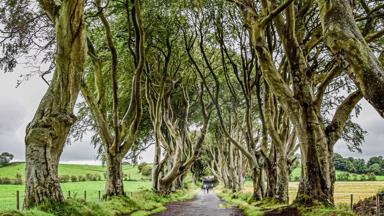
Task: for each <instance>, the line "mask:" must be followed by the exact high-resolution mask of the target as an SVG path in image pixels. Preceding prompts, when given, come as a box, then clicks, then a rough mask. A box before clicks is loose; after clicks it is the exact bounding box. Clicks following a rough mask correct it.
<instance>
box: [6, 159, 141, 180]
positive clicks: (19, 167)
mask: <svg viewBox="0 0 384 216" xmlns="http://www.w3.org/2000/svg"><path fill="white" fill-rule="evenodd" d="M105 172H106V167H103V166H98V165H82V164H60V165H59V176H61V175H70V176H71V175H75V176H80V175H85V174H87V173H89V174H99V175H101V176H103V178H104V173H105ZM17 173H19V174H20V175H21V176H22V178H23V179H24V173H25V163H12V164H9V165H6V166H3V167H0V177H8V178H15V176H16V174H17ZM123 173H124V174H125V175H127V177H128V179H133V180H141V179H143V178H147V177H144V176H142V175H141V174H140V173H139V170H138V169H137V166H132V165H123Z"/></svg>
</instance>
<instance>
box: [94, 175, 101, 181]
mask: <svg viewBox="0 0 384 216" xmlns="http://www.w3.org/2000/svg"><path fill="white" fill-rule="evenodd" d="M93 176H94V177H95V181H101V175H100V174H95V175H93Z"/></svg>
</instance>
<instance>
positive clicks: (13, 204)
mask: <svg viewBox="0 0 384 216" xmlns="http://www.w3.org/2000/svg"><path fill="white" fill-rule="evenodd" d="M63 193H64V196H65V197H66V198H74V199H83V200H85V201H89V202H103V191H102V190H67V191H63ZM139 193H140V191H127V192H126V195H127V196H129V197H135V196H138V194H139ZM335 198H337V199H338V201H339V202H338V203H337V205H339V206H343V207H345V208H348V209H350V210H353V205H354V204H356V203H357V202H359V201H360V200H361V197H359V196H354V194H349V195H340V194H338V195H335ZM383 202H384V195H383V194H380V195H377V196H376V206H371V207H370V209H369V216H384V208H383V206H382V205H383ZM23 204H24V190H16V191H14V190H13V191H11V190H8V191H3V192H2V193H1V194H0V212H1V211H10V210H21V209H23ZM367 216H368V215H367Z"/></svg>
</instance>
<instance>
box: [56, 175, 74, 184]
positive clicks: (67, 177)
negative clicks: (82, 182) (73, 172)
mask: <svg viewBox="0 0 384 216" xmlns="http://www.w3.org/2000/svg"><path fill="white" fill-rule="evenodd" d="M70 179H71V177H70V176H69V175H62V176H59V180H60V183H66V182H69V180H70Z"/></svg>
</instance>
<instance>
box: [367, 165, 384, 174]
mask: <svg viewBox="0 0 384 216" xmlns="http://www.w3.org/2000/svg"><path fill="white" fill-rule="evenodd" d="M368 172H371V173H374V174H376V175H381V174H382V173H383V170H382V169H381V166H380V164H377V163H374V164H372V165H370V166H369V167H368Z"/></svg>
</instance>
